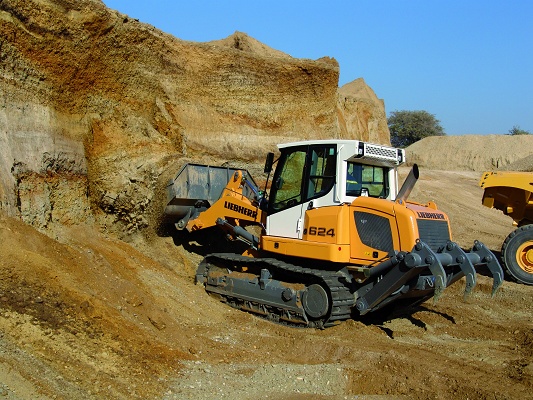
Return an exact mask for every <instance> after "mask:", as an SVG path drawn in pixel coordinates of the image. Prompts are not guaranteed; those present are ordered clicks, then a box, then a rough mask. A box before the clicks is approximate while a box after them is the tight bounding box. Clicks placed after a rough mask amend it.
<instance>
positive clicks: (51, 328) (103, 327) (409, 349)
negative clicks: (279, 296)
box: [0, 170, 533, 400]
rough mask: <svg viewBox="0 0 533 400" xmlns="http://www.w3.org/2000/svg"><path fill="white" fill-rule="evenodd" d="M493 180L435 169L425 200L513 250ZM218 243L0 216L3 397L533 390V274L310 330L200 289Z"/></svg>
mask: <svg viewBox="0 0 533 400" xmlns="http://www.w3.org/2000/svg"><path fill="white" fill-rule="evenodd" d="M406 173H407V171H406V170H402V175H403V176H405V175H406ZM479 176H480V173H478V172H461V171H457V172H444V171H424V170H421V177H420V180H419V182H418V184H417V186H416V188H415V189H414V190H413V193H412V195H411V198H412V199H413V200H417V201H427V200H435V201H436V202H437V204H439V206H440V207H441V208H442V209H443V210H444V211H446V212H447V213H448V214H449V216H450V218H451V220H452V228H453V229H454V234H455V240H456V241H457V242H459V244H460V245H461V246H462V247H464V248H469V247H470V246H471V245H472V243H473V241H474V240H475V239H479V240H481V241H483V242H485V243H486V244H487V245H488V246H489V247H490V248H491V249H493V250H496V251H498V250H499V248H500V246H501V242H502V241H503V239H504V238H505V236H506V235H507V234H508V233H509V232H510V231H511V229H512V227H511V221H510V220H509V219H508V218H506V217H505V216H503V215H502V214H501V213H499V212H498V211H495V210H489V209H486V208H484V207H482V206H481V189H480V188H479V187H477V181H478V179H479ZM209 250H210V249H209V248H206V246H202V244H201V243H198V242H190V243H189V242H186V241H185V242H184V241H178V240H173V239H172V238H171V237H165V236H158V235H155V234H148V235H146V236H145V237H132V238H131V239H130V242H129V243H125V242H123V241H119V240H116V239H113V238H111V237H108V236H106V235H105V234H104V233H101V232H97V231H95V230H93V229H91V228H88V227H84V226H74V227H56V228H55V230H54V231H51V232H49V234H48V235H44V234H42V233H39V232H37V231H35V230H34V229H32V228H31V227H29V226H27V225H24V224H23V223H21V222H19V221H18V220H14V219H11V218H7V217H5V216H0V260H1V261H0V397H3V398H6V399H52V398H54V399H100V398H113V399H204V400H208V399H209V400H210V399H220V398H228V399H258V398H265V399H266V398H268V399H278V400H281V399H355V398H357V399H379V398H383V399H385V398H386V399H391V398H392V399H395V398H417V399H466V398H469V399H526V398H533V394H532V393H533V320H532V312H533V302H532V301H531V299H532V294H533V287H531V286H525V285H519V284H515V283H513V282H510V281H506V282H505V283H504V286H503V287H502V289H501V290H500V291H499V292H498V293H497V295H496V296H495V298H491V297H490V289H491V284H492V283H491V279H490V278H489V277H487V276H485V273H484V272H481V273H480V274H479V275H478V285H477V287H476V289H475V291H474V293H473V295H472V296H471V297H470V298H468V299H467V300H464V299H463V296H462V291H463V289H464V282H463V281H460V282H459V283H457V284H456V285H453V286H451V287H449V288H447V289H446V291H445V292H444V294H443V296H442V297H441V299H440V300H439V301H438V302H437V303H436V304H434V303H433V302H432V301H429V302H427V303H424V304H422V305H421V306H419V307H417V308H411V309H403V308H401V307H398V308H396V309H393V310H387V311H386V312H383V313H381V314H374V315H372V316H371V317H370V318H367V319H365V320H362V321H347V322H344V323H342V324H340V325H339V326H336V327H333V328H329V329H326V330H314V329H295V328H289V327H284V326H278V325H274V324H272V323H270V322H267V321H263V320H260V319H258V318H256V317H254V316H252V315H249V314H246V313H243V312H240V311H237V310H233V309H230V308H228V307H227V306H225V305H223V304H221V303H219V302H217V300H216V299H213V298H211V297H209V296H208V295H206V294H205V292H204V291H203V289H202V288H201V287H199V286H196V285H194V282H193V274H194V271H195V266H196V264H197V263H198V261H199V260H200V259H201V257H202V254H204V253H205V252H207V251H209Z"/></svg>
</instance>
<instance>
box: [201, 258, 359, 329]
mask: <svg viewBox="0 0 533 400" xmlns="http://www.w3.org/2000/svg"><path fill="white" fill-rule="evenodd" d="M196 280H197V281H198V282H201V283H203V284H204V285H205V288H206V291H207V292H209V293H213V294H216V295H218V296H220V298H221V300H222V301H224V302H226V303H228V304H229V305H231V306H232V307H235V308H238V309H242V310H245V311H248V312H252V313H254V314H257V315H260V316H262V317H264V318H266V319H269V320H271V321H274V322H279V323H283V324H289V325H298V326H307V327H316V328H323V327H328V326H331V325H333V324H335V323H336V322H337V321H342V320H346V319H349V318H350V317H351V310H352V307H353V306H354V304H355V300H354V296H353V293H352V292H351V291H350V282H351V276H350V275H349V274H348V273H343V272H342V271H325V270H316V269H310V268H305V267H301V266H298V265H293V264H289V263H286V262H283V261H280V260H277V259H274V258H250V257H245V256H241V255H238V254H231V253H219V254H212V255H209V256H207V257H206V258H205V259H204V260H203V261H202V263H201V264H200V266H199V267H198V271H197V274H196Z"/></svg>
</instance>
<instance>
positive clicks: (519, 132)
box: [509, 125, 530, 135]
mask: <svg viewBox="0 0 533 400" xmlns="http://www.w3.org/2000/svg"><path fill="white" fill-rule="evenodd" d="M529 134H530V133H529V131H526V130H524V129H520V127H519V126H517V125H515V126H513V129H509V135H529Z"/></svg>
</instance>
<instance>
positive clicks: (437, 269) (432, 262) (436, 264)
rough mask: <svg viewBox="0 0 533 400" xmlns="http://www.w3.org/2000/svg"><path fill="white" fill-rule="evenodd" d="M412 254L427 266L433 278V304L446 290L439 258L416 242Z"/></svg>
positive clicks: (444, 276) (422, 244) (444, 275)
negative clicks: (417, 256) (415, 254)
mask: <svg viewBox="0 0 533 400" xmlns="http://www.w3.org/2000/svg"><path fill="white" fill-rule="evenodd" d="M412 252H413V253H417V254H418V255H419V256H420V258H421V259H422V260H423V262H424V263H425V264H427V266H428V268H429V270H430V271H431V273H432V274H433V276H434V277H435V293H434V294H433V303H434V304H435V303H436V302H437V301H438V300H439V298H440V296H441V294H442V292H443V291H444V289H445V288H446V280H447V278H446V272H445V271H444V268H443V267H442V264H441V262H440V257H439V255H438V254H437V253H435V252H434V251H433V250H431V249H430V248H429V246H428V245H427V244H426V243H424V242H422V241H418V242H417V243H416V244H415V247H414V248H413V250H412Z"/></svg>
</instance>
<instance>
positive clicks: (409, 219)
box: [165, 140, 503, 328]
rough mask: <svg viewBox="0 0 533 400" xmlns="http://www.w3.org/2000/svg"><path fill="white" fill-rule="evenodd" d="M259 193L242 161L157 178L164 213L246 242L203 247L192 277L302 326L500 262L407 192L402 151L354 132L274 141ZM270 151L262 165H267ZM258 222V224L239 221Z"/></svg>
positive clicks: (425, 291) (431, 291) (184, 224)
mask: <svg viewBox="0 0 533 400" xmlns="http://www.w3.org/2000/svg"><path fill="white" fill-rule="evenodd" d="M278 147H279V152H280V156H279V158H278V160H277V166H276V169H275V172H274V175H273V179H272V185H271V188H270V194H269V196H268V197H267V196H266V194H265V192H263V191H260V190H259V189H258V187H257V185H256V184H255V182H254V180H253V179H252V178H251V177H250V176H249V174H248V173H247V172H246V171H244V170H238V169H231V168H224V167H211V166H205V165H197V164H187V165H185V166H184V167H183V168H182V169H181V170H180V171H179V172H178V174H177V175H176V177H175V179H173V180H172V181H171V182H170V183H169V185H168V187H167V205H166V208H165V217H166V219H167V221H171V222H173V223H174V224H175V226H176V228H177V229H179V230H188V231H190V232H193V231H198V230H202V229H207V228H211V227H214V226H218V227H220V228H222V229H223V230H224V231H226V232H227V236H228V237H229V238H231V239H233V240H240V241H243V242H245V243H246V244H247V245H248V248H247V250H246V251H244V253H243V254H235V253H216V254H211V255H208V256H207V257H205V259H204V260H203V261H202V262H201V264H200V265H199V267H198V270H197V273H196V279H197V281H198V282H199V283H202V284H203V285H205V289H206V291H207V292H209V293H212V294H216V295H217V296H218V297H219V298H221V299H222V300H223V301H225V302H227V303H228V304H229V305H231V306H233V307H236V308H240V309H242V310H246V311H249V312H253V313H255V314H259V315H261V316H263V317H266V318H268V319H270V320H273V321H276V322H282V323H288V324H294V325H304V326H309V327H319V328H322V327H327V326H330V325H332V324H334V323H336V322H337V321H341V320H345V319H348V318H356V317H357V316H360V315H364V314H367V313H368V312H371V311H375V310H378V309H380V308H382V307H383V306H385V305H387V304H390V303H392V302H395V301H397V300H400V299H410V301H411V302H421V301H424V300H427V299H429V298H431V297H433V296H434V297H435V298H438V297H439V296H440V294H441V293H442V291H443V290H444V289H445V288H446V286H449V285H451V284H453V283H454V282H457V281H458V280H459V279H461V278H462V277H466V279H465V282H466V289H465V293H466V294H468V293H469V292H470V291H471V290H472V288H473V287H474V286H475V284H476V267H478V266H486V267H488V270H490V271H491V272H492V275H493V277H494V284H493V294H494V293H495V291H496V290H497V289H498V287H499V286H500V285H501V283H502V281H503V272H502V269H501V267H500V265H499V263H498V261H497V259H496V257H495V256H494V255H493V254H492V252H491V251H490V250H489V249H487V248H486V247H485V246H484V245H483V244H482V243H480V242H478V241H476V242H475V243H474V244H473V246H472V249H471V250H470V251H468V252H465V251H463V250H462V249H461V248H460V247H459V246H458V245H457V244H456V243H455V242H453V241H452V240H451V232H450V224H449V220H448V217H447V215H446V214H445V213H443V212H442V211H440V210H439V209H438V208H437V206H436V204H434V203H432V202H429V203H428V204H418V203H414V202H411V201H408V200H407V198H408V196H409V194H410V192H411V190H412V188H413V186H414V184H415V182H416V181H417V179H418V174H419V172H418V168H417V166H416V165H415V166H414V167H413V168H412V170H411V172H410V173H409V176H408V177H407V178H406V180H405V182H404V184H403V186H402V187H399V185H398V173H397V167H398V166H399V165H401V164H402V163H404V162H405V151H404V150H403V149H396V148H392V147H387V146H382V145H376V144H370V143H365V142H361V141H357V140H322V141H309V142H297V143H289V144H282V145H279V146H278ZM273 163H274V154H273V153H269V155H268V157H267V161H266V164H265V173H268V174H270V172H271V170H272V166H273ZM254 225H255V226H257V227H258V228H256V230H258V231H259V232H254V233H255V234H254V233H253V232H252V230H251V229H247V228H248V227H249V226H254Z"/></svg>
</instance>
